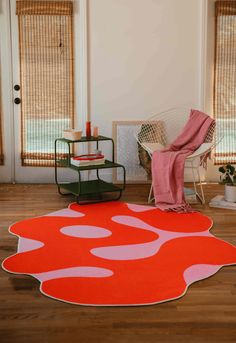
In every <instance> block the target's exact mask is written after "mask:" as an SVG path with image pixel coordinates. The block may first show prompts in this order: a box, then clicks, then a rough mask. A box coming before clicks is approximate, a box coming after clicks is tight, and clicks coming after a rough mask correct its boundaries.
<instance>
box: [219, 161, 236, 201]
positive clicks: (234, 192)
mask: <svg viewBox="0 0 236 343" xmlns="http://www.w3.org/2000/svg"><path fill="white" fill-rule="evenodd" d="M219 172H220V173H221V174H222V175H221V176H220V184H222V185H225V200H226V201H230V202H236V170H235V167H234V166H232V165H231V164H230V163H228V164H226V165H225V166H221V167H220V168H219Z"/></svg>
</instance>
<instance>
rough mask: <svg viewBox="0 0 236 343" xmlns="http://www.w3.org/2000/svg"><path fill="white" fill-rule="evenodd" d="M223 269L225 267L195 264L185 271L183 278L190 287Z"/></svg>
mask: <svg viewBox="0 0 236 343" xmlns="http://www.w3.org/2000/svg"><path fill="white" fill-rule="evenodd" d="M222 267H223V265H210V264H195V265H192V266H190V267H188V268H187V269H186V270H185V271H184V275H183V277H184V280H185V282H186V284H187V285H188V286H189V285H191V284H192V283H194V282H196V281H199V280H202V279H206V278H208V277H209V276H211V275H214V274H215V273H216V272H218V270H219V269H220V268H222Z"/></svg>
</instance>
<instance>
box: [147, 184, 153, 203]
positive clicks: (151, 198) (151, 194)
mask: <svg viewBox="0 0 236 343" xmlns="http://www.w3.org/2000/svg"><path fill="white" fill-rule="evenodd" d="M153 199H154V197H153V186H152V184H151V187H150V191H149V195H148V204H151V203H152V201H153Z"/></svg>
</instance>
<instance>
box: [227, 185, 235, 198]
mask: <svg viewBox="0 0 236 343" xmlns="http://www.w3.org/2000/svg"><path fill="white" fill-rule="evenodd" d="M225 200H226V201H229V202H236V186H231V185H225Z"/></svg>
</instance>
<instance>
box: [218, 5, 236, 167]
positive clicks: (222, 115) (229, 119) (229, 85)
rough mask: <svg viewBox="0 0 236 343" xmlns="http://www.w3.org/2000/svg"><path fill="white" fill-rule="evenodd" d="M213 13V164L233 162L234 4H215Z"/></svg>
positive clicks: (235, 100) (235, 160)
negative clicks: (214, 20)
mask: <svg viewBox="0 0 236 343" xmlns="http://www.w3.org/2000/svg"><path fill="white" fill-rule="evenodd" d="M215 14H216V41H215V82H214V116H215V118H216V119H217V132H216V136H217V137H216V139H217V140H220V139H221V138H222V137H223V139H222V140H221V141H220V144H218V145H217V147H216V151H215V163H216V164H223V163H227V162H230V163H236V1H217V2H216V8H215Z"/></svg>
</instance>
